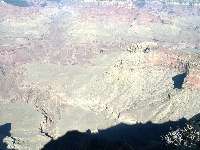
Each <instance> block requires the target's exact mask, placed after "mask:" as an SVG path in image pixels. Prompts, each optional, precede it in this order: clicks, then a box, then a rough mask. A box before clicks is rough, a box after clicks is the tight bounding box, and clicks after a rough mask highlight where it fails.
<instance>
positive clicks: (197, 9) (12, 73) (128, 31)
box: [0, 1, 200, 150]
mask: <svg viewBox="0 0 200 150" xmlns="http://www.w3.org/2000/svg"><path fill="white" fill-rule="evenodd" d="M44 2H45V3H46V4H45V5H43V3H44ZM34 4H35V5H31V6H28V7H20V6H15V5H11V4H8V3H6V2H4V1H1V2H0V125H3V124H6V123H11V127H12V128H11V131H10V132H11V135H10V136H7V137H5V138H4V139H3V140H4V142H5V143H6V144H7V148H10V149H20V150H21V149H22V150H23V149H24V150H25V149H31V150H32V149H33V150H37V149H40V148H42V147H43V146H44V144H46V143H47V142H48V141H49V140H50V139H51V138H54V139H56V138H57V137H59V136H62V135H64V134H65V133H66V132H67V131H70V130H79V131H86V130H88V129H90V130H91V132H93V133H96V132H98V130H100V129H106V128H108V127H111V126H114V125H117V124H119V123H126V124H134V123H137V122H142V123H145V122H148V121H152V122H154V123H163V122H166V121H169V120H178V119H180V118H183V117H184V118H187V119H189V118H190V117H192V116H194V115H195V114H198V113H199V110H200V92H199V90H200V6H199V5H197V4H194V5H186V4H177V3H169V4H168V3H163V2H161V1H152V2H149V1H148V3H146V4H144V5H138V3H134V1H132V2H129V1H124V2H122V1H112V2H106V1H91V2H84V1H81V2H71V3H69V2H66V1H62V3H61V2H60V3H56V2H50V1H43V2H42V3H37V2H35V3H34ZM1 136H2V137H3V136H4V135H1V133H0V137H1ZM16 141H17V142H16ZM1 148H2V149H4V148H5V147H4V145H3V144H0V149H1Z"/></svg>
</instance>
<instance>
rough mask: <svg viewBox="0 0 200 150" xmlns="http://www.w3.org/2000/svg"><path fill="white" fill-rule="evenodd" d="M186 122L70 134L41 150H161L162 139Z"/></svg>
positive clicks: (120, 127) (149, 124)
mask: <svg viewBox="0 0 200 150" xmlns="http://www.w3.org/2000/svg"><path fill="white" fill-rule="evenodd" d="M186 122H187V120H186V119H184V118H183V119H180V120H178V121H174V122H172V121H169V122H166V123H162V124H154V123H151V122H147V123H145V124H141V123H138V124H134V125H127V124H123V123H120V124H118V125H116V126H113V127H111V128H108V129H105V130H99V132H98V133H90V132H89V131H88V132H84V133H81V132H79V131H69V132H67V133H66V134H65V135H64V136H62V137H60V138H58V139H57V140H52V141H50V142H49V143H47V144H46V145H45V146H44V148H43V149H42V150H164V149H167V148H166V147H165V145H164V144H163V143H162V139H161V136H163V135H165V134H167V133H168V132H169V131H171V130H176V129H177V128H183V127H184V126H185V124H186Z"/></svg>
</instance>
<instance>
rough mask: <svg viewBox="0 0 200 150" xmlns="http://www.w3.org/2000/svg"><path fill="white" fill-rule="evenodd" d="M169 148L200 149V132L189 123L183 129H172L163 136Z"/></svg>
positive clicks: (178, 149)
mask: <svg viewBox="0 0 200 150" xmlns="http://www.w3.org/2000/svg"><path fill="white" fill-rule="evenodd" d="M163 139H164V141H165V143H166V145H167V147H168V149H169V150H172V149H173V150H199V149H200V133H199V131H197V130H195V129H194V127H193V126H191V125H189V124H187V125H186V127H184V128H183V129H180V128H179V129H177V130H175V131H170V132H169V133H168V134H167V135H165V136H164V137H163Z"/></svg>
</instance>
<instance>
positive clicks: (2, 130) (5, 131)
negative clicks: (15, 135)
mask: <svg viewBox="0 0 200 150" xmlns="http://www.w3.org/2000/svg"><path fill="white" fill-rule="evenodd" d="M10 130H11V123H6V124H4V125H0V150H6V149H7V148H6V147H7V145H6V144H5V143H3V139H4V138H5V137H6V136H11V134H10Z"/></svg>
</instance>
